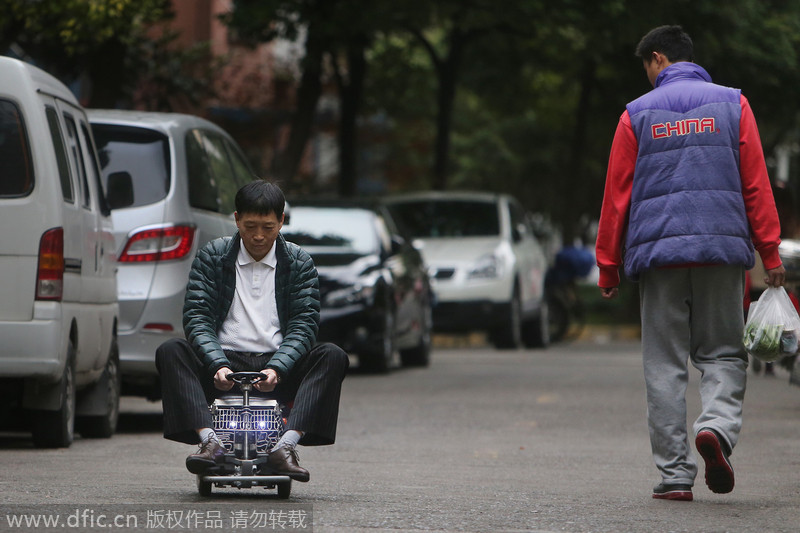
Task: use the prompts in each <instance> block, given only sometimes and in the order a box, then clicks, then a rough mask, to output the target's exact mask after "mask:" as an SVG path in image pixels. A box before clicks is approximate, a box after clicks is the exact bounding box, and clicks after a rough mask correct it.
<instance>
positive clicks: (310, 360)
mask: <svg viewBox="0 0 800 533" xmlns="http://www.w3.org/2000/svg"><path fill="white" fill-rule="evenodd" d="M235 205H236V213H235V218H236V226H237V228H238V230H239V231H238V232H237V233H236V234H235V235H234V236H233V237H224V238H220V239H216V240H214V241H211V242H210V243H208V244H207V245H206V246H204V247H203V248H202V249H201V250H200V251H199V252H198V254H197V257H196V258H195V260H194V262H193V263H192V269H191V271H190V273H189V283H188V285H187V289H186V299H185V303H184V307H183V325H184V330H185V333H186V339H187V340H183V339H172V340H169V341H166V342H165V343H164V344H162V345H161V346H160V347H159V348H158V350H157V351H156V366H157V367H158V371H159V373H160V375H161V383H162V395H163V406H164V437H165V438H167V439H171V440H176V441H178V442H185V443H188V444H197V443H199V444H200V450H199V451H198V452H197V453H194V454H192V455H190V456H189V457H187V458H186V467H187V468H188V469H189V471H190V472H192V473H194V474H201V473H203V472H204V471H205V470H206V469H208V468H209V467H212V466H214V465H215V464H217V463H219V462H221V461H222V460H223V454H224V450H223V448H222V445H221V443H220V441H219V439H218V438H217V436H216V434H215V433H214V430H213V424H212V419H211V413H210V411H209V408H208V405H209V403H210V402H211V401H213V399H214V398H215V397H216V396H217V395H219V394H221V393H222V392H224V391H227V390H230V389H231V388H232V387H233V385H234V383H233V382H232V381H230V380H228V378H227V375H228V374H230V373H231V372H233V371H235V372H239V371H252V372H263V373H264V374H266V376H267V378H266V379H265V380H263V381H261V382H259V383H257V384H255V385H254V387H255V389H256V390H258V391H260V392H264V393H266V392H271V393H272V394H273V395H274V396H275V397H277V399H278V400H279V401H281V402H285V403H288V402H291V401H293V402H294V406H293V408H292V410H291V414H290V416H289V420H288V422H287V427H286V428H287V430H286V432H285V433H284V435H283V436H282V437H281V439H280V441H279V442H278V443H277V444H276V445H275V446H274V447H273V449H272V450H271V451H270V453H269V456H268V458H267V465H266V466H267V468H268V470H269V472H263V473H270V474H279V475H287V476H289V477H291V478H292V479H296V480H297V481H308V480H309V472H308V470H306V469H305V468H303V467H301V466H300V465H299V461H298V457H297V452H296V450H295V447H296V446H297V444H298V443H299V444H304V445H322V444H333V442H334V440H335V437H336V423H337V418H338V413H339V396H340V393H341V384H342V380H343V379H344V376H345V373H346V371H347V367H348V358H347V354H345V353H344V352H343V351H342V350H341V349H340V348H339V347H338V346H335V345H333V344H318V345H315V341H316V335H317V331H318V329H319V309H320V303H319V281H318V278H317V270H316V268H314V264H313V262H312V260H311V257H310V256H309V255H308V254H307V253H306V252H305V251H304V250H303V249H301V248H300V247H299V246H296V245H294V244H292V243H289V242H286V240H284V238H283V236H282V235H281V234H280V230H281V227H282V226H283V221H284V206H285V201H284V197H283V193H282V192H281V190H280V189H279V188H278V187H277V186H276V185H274V184H272V183H269V182H266V181H263V180H257V181H252V182H250V183H248V184H247V185H245V186H243V187H242V188H241V189H240V190H239V191H238V192H237V194H236V199H235Z"/></svg>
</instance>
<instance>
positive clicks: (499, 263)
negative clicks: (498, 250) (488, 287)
mask: <svg viewBox="0 0 800 533" xmlns="http://www.w3.org/2000/svg"><path fill="white" fill-rule="evenodd" d="M504 267H505V265H504V264H503V259H502V258H501V257H498V256H497V255H496V254H488V255H484V256H483V257H481V258H480V259H478V260H477V261H476V262H475V265H474V266H473V267H472V268H471V269H470V271H469V272H468V273H467V278H468V279H496V278H500V277H502V276H503V272H504Z"/></svg>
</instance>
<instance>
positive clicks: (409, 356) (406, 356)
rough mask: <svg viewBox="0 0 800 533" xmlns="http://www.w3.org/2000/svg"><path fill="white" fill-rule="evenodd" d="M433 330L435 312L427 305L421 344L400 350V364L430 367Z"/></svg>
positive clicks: (423, 319)
mask: <svg viewBox="0 0 800 533" xmlns="http://www.w3.org/2000/svg"><path fill="white" fill-rule="evenodd" d="M432 329H433V312H432V311H431V306H430V305H425V310H424V311H423V317H422V331H421V332H420V338H419V344H417V345H416V346H414V347H413V348H407V349H405V350H400V362H401V363H402V364H403V366H428V365H429V364H430V362H431V344H432V342H433V341H432V337H431V330H432Z"/></svg>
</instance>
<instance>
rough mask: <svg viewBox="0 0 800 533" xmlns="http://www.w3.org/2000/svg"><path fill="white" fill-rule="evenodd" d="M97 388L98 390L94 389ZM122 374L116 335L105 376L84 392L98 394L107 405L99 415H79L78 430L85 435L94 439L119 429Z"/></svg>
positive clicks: (104, 372) (101, 437) (109, 434)
mask: <svg viewBox="0 0 800 533" xmlns="http://www.w3.org/2000/svg"><path fill="white" fill-rule="evenodd" d="M94 388H97V390H92V389H94ZM120 388H121V375H120V371H119V346H118V345H117V338H116V336H115V337H114V338H113V340H112V341H111V350H110V353H109V355H108V362H107V363H106V368H105V370H104V371H103V376H102V377H101V378H100V379H99V380H98V381H97V383H95V384H94V385H92V388H91V389H90V390H88V391H86V392H85V393H84V394H92V393H95V394H98V395H100V397H101V398H102V400H101V401H102V403H103V404H104V405H105V409H104V410H105V413H104V414H102V415H97V416H84V417H79V418H78V420H77V424H78V432H79V433H80V434H81V435H83V436H84V437H88V438H93V439H107V438H110V437H111V436H112V435H114V433H116V431H117V421H118V420H119V395H120Z"/></svg>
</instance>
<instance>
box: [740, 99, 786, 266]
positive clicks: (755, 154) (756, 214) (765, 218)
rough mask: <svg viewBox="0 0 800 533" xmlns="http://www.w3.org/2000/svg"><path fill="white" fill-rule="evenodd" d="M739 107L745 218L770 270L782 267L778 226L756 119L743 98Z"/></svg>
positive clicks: (762, 257) (757, 248) (762, 258)
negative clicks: (740, 108)
mask: <svg viewBox="0 0 800 533" xmlns="http://www.w3.org/2000/svg"><path fill="white" fill-rule="evenodd" d="M741 104H742V117H741V119H740V121H739V168H740V173H741V175H742V196H744V206H745V209H746V211H747V219H748V220H749V222H750V230H751V232H752V238H753V244H754V245H755V247H756V250H758V253H759V255H760V256H761V261H762V262H763V263H764V268H765V269H767V270H770V269H772V268H777V267H779V266H781V258H780V256H779V255H778V245H779V244H780V243H781V239H780V234H781V226H780V222H779V221H778V211H777V209H776V208H775V198H774V197H773V195H772V186H771V185H770V182H769V175H767V165H766V164H765V162H764V151H763V149H762V148H761V137H760V136H759V134H758V126H756V119H755V117H754V116H753V110H752V109H750V103H749V102H748V101H747V98H745V97H744V95H742V97H741Z"/></svg>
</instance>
